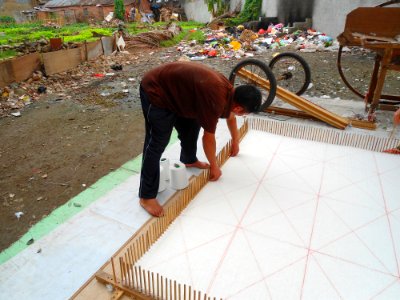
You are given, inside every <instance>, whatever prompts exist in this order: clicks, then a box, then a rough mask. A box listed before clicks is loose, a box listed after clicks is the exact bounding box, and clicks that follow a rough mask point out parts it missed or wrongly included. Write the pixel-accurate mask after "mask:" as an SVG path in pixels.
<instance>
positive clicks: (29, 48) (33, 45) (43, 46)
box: [0, 38, 79, 56]
mask: <svg viewBox="0 0 400 300" xmlns="http://www.w3.org/2000/svg"><path fill="white" fill-rule="evenodd" d="M77 47H79V44H78V43H72V42H69V43H63V44H62V47H61V49H72V48H77ZM6 50H15V51H16V52H17V56H21V55H25V54H29V53H34V52H40V53H45V52H50V51H51V46H50V42H49V40H47V39H45V38H41V39H40V40H38V41H35V42H23V43H21V44H15V45H12V46H11V45H0V51H6Z"/></svg>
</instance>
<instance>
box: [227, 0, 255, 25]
mask: <svg viewBox="0 0 400 300" xmlns="http://www.w3.org/2000/svg"><path fill="white" fill-rule="evenodd" d="M261 5H262V0H246V2H245V3H244V7H243V10H242V11H241V12H240V14H239V16H237V17H236V18H231V19H229V20H227V21H226V22H225V24H226V25H228V26H234V25H239V24H242V23H244V22H247V21H251V20H257V19H258V17H259V16H260V13H261Z"/></svg>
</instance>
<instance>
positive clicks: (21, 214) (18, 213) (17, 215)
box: [15, 211, 24, 220]
mask: <svg viewBox="0 0 400 300" xmlns="http://www.w3.org/2000/svg"><path fill="white" fill-rule="evenodd" d="M23 215H24V213H23V212H22V211H17V212H16V213H15V216H16V217H17V219H18V220H19V219H20V218H21V217H22V216H23Z"/></svg>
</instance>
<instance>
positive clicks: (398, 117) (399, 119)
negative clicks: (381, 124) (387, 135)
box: [393, 108, 400, 125]
mask: <svg viewBox="0 0 400 300" xmlns="http://www.w3.org/2000/svg"><path fill="white" fill-rule="evenodd" d="M393 123H394V125H399V124H400V108H399V109H398V110H396V112H395V113H394V116H393Z"/></svg>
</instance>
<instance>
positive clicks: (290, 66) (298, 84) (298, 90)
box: [269, 52, 311, 95]
mask: <svg viewBox="0 0 400 300" xmlns="http://www.w3.org/2000/svg"><path fill="white" fill-rule="evenodd" d="M269 67H270V68H271V70H272V72H273V73H274V75H275V78H276V82H277V84H278V85H279V86H280V87H282V88H284V89H286V90H288V91H290V92H292V93H294V94H296V95H301V94H303V93H304V92H305V91H306V90H307V88H308V85H309V84H310V82H311V70H310V66H309V65H308V64H307V62H306V61H305V60H304V58H302V57H301V56H300V55H298V54H296V53H292V52H284V53H281V54H278V55H277V56H275V57H274V58H273V59H272V60H271V62H270V63H269Z"/></svg>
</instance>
